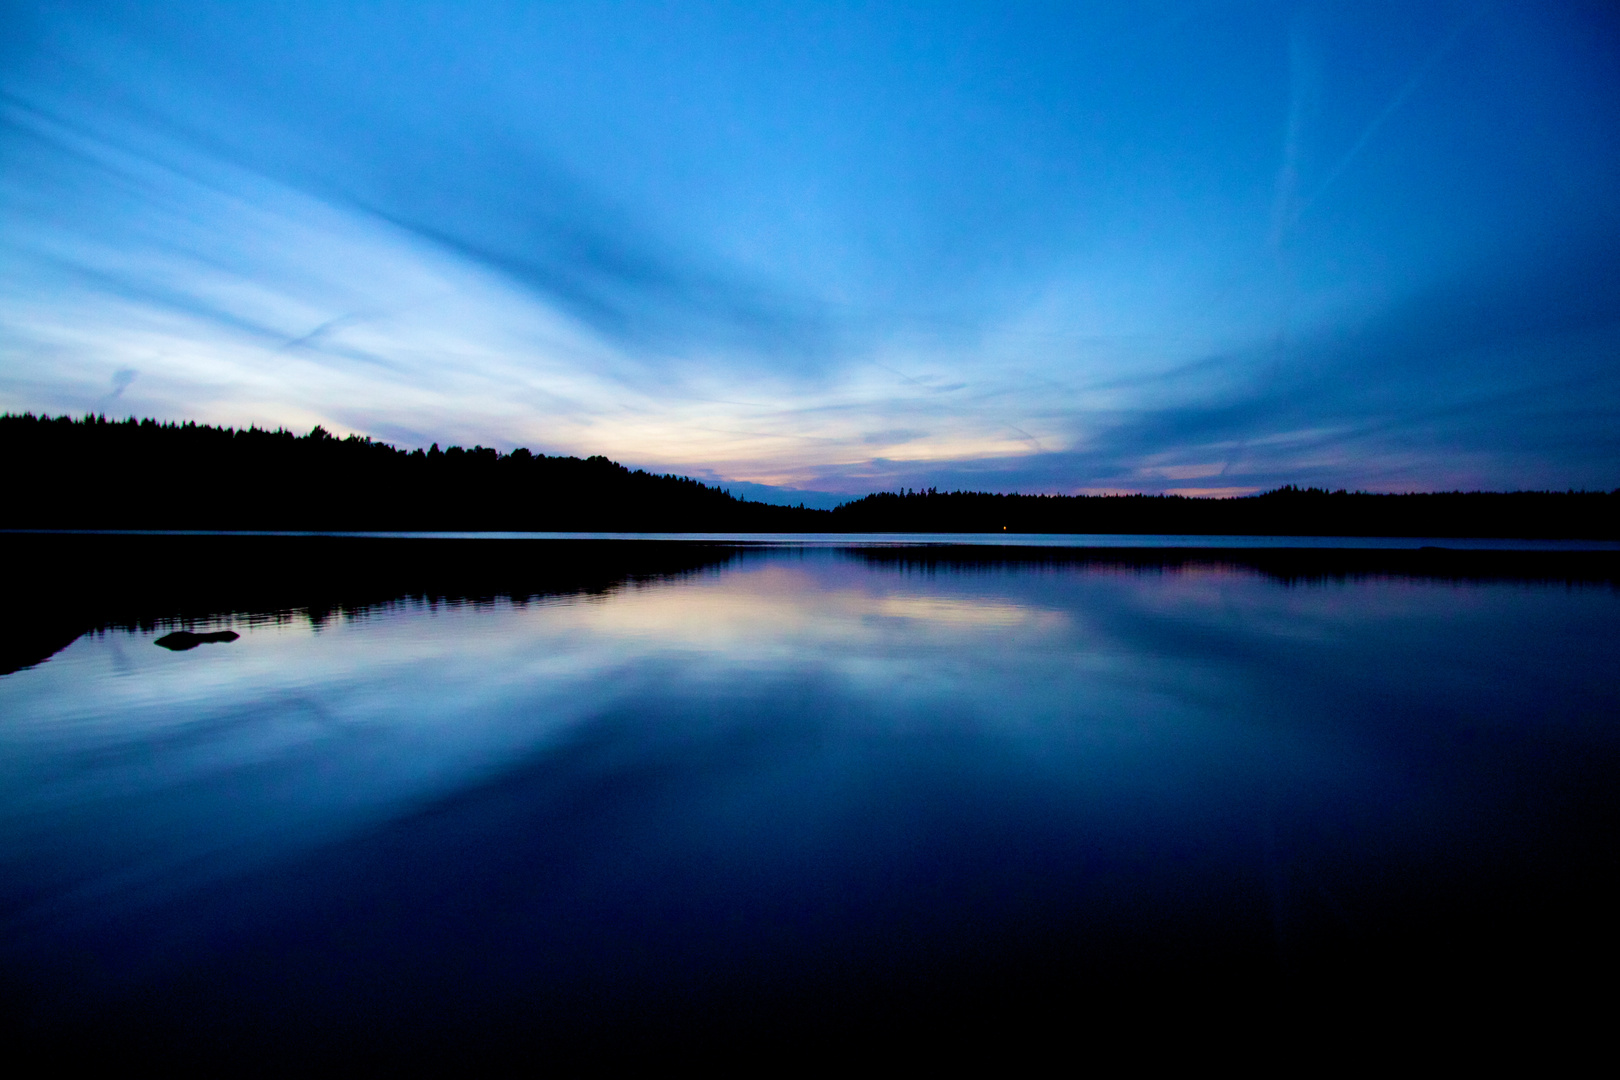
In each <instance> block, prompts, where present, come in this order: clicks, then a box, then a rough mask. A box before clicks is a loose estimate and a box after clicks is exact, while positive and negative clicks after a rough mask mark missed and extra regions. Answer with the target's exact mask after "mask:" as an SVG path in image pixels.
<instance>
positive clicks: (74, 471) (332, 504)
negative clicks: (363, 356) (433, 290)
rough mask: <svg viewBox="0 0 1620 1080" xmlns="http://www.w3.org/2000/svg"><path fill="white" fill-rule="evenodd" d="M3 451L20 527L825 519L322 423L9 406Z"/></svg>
mask: <svg viewBox="0 0 1620 1080" xmlns="http://www.w3.org/2000/svg"><path fill="white" fill-rule="evenodd" d="M0 461H4V462H5V463H6V469H7V473H8V476H7V483H6V492H5V495H4V498H3V499H0V527H3V528H13V529H15V528H52V529H96V528H118V529H280V530H298V529H321V530H349V529H353V530H513V531H552V530H563V531H572V530H593V531H637V532H645V531H654V532H663V531H671V532H706V531H714V530H725V531H762V532H769V531H792V530H796V529H801V528H804V527H806V525H805V521H806V518H807V517H809V518H818V517H819V518H825V517H826V516H827V515H826V512H825V511H815V510H802V509H799V508H795V507H786V506H772V505H769V504H766V503H757V502H749V501H746V500H742V499H736V498H733V497H732V496H731V495H730V494H728V493H727V492H725V491H723V490H721V489H719V488H716V487H711V486H709V485H707V484H701V483H698V482H697V481H695V480H690V479H687V478H685V477H678V476H659V475H654V474H652V473H648V472H644V471H642V470H639V469H638V470H635V471H631V470H630V469H627V468H625V467H624V466H622V465H619V464H616V463H614V462H612V461H609V460H608V459H607V458H605V457H592V458H586V459H584V460H581V459H580V458H577V457H547V456H545V455H543V454H533V453H530V452H529V451H528V450H523V449H520V450H514V451H513V452H511V453H509V454H502V453H500V452H498V451H496V450H493V449H491V448H489V447H484V446H475V447H473V448H472V449H470V450H467V449H463V448H461V447H459V446H452V447H450V448H449V449H447V450H443V451H441V450H440V449H439V447H438V445H437V444H434V446H433V447H432V448H431V449H429V450H425V451H424V450H409V451H407V450H400V449H397V448H395V447H393V446H390V445H389V444H387V443H382V442H377V441H375V440H372V439H366V438H360V437H357V436H350V437H348V438H345V439H339V438H335V437H333V436H332V435H330V434H329V433H327V432H326V431H324V430H323V429H321V428H319V427H317V428H315V429H314V430H313V431H311V432H310V433H309V434H308V435H294V434H292V433H291V432H288V431H281V430H277V431H266V430H264V429H261V428H256V427H250V428H244V429H232V428H222V427H210V426H208V425H204V424H194V423H187V424H172V423H171V424H159V423H157V422H155V421H153V420H124V421H109V420H106V419H104V418H101V417H93V416H87V417H85V418H83V419H78V420H75V419H71V418H68V417H58V418H55V419H52V418H50V417H35V416H32V415H27V414H25V415H22V416H16V415H6V416H0Z"/></svg>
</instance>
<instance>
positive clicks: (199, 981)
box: [0, 549, 1620, 1060]
mask: <svg viewBox="0 0 1620 1080" xmlns="http://www.w3.org/2000/svg"><path fill="white" fill-rule="evenodd" d="M193 628H194V629H204V630H215V629H227V628H228V629H232V630H234V631H236V632H237V633H238V634H239V635H240V637H239V638H238V639H237V640H236V641H234V642H228V643H209V644H203V645H200V646H198V647H195V648H191V649H188V650H184V651H170V650H169V649H166V648H160V647H157V646H156V645H155V644H154V642H155V641H156V639H158V638H159V637H161V636H162V635H164V634H165V633H167V632H169V631H170V630H172V629H174V626H173V625H156V626H153V627H151V628H149V629H147V630H133V631H132V630H108V631H103V632H100V633H91V634H87V635H85V636H83V637H80V638H79V639H78V640H76V641H74V642H73V643H72V644H71V645H69V646H68V647H67V648H66V649H64V650H62V651H61V652H58V653H57V654H56V655H55V656H53V657H51V658H50V659H48V660H46V661H44V662H43V663H40V664H38V665H36V666H33V667H30V668H26V669H24V670H21V671H17V672H15V673H13V674H10V675H7V676H4V677H0V962H3V970H4V978H5V983H4V986H5V990H6V996H7V1001H6V1005H7V1009H8V1012H9V1013H10V1016H11V1018H12V1022H13V1024H14V1026H15V1028H16V1030H17V1031H18V1032H19V1033H21V1034H22V1035H23V1036H25V1037H27V1038H34V1039H39V1040H43V1041H47V1042H49V1041H51V1040H58V1041H60V1042H61V1043H62V1044H63V1045H67V1046H71V1045H73V1044H74V1041H75V1040H78V1039H81V1038H83V1037H86V1036H89V1037H94V1038H106V1039H109V1040H113V1041H115V1042H118V1043H119V1045H126V1046H131V1047H136V1048H138V1049H141V1050H144V1051H154V1052H165V1053H166V1052H195V1053H198V1054H202V1055H218V1054H224V1055H252V1056H253V1057H254V1059H255V1060H260V1059H264V1058H265V1056H266V1055H268V1056H269V1057H270V1058H274V1057H277V1056H288V1057H299V1056H306V1055H315V1056H326V1055H332V1054H338V1053H341V1054H354V1055H356V1056H360V1057H370V1056H378V1055H381V1056H386V1055H388V1054H400V1055H404V1056H405V1057H407V1058H408V1059H409V1058H410V1056H411V1055H415V1054H427V1053H437V1052H445V1053H452V1054H458V1055H461V1054H473V1055H476V1054H480V1053H491V1054H493V1053H497V1052H499V1053H509V1052H524V1053H533V1054H541V1055H545V1054H549V1053H555V1054H559V1055H560V1054H564V1053H591V1054H614V1053H618V1052H621V1051H626V1050H629V1049H635V1048H644V1049H649V1050H652V1051H654V1052H659V1051H663V1050H666V1049H668V1048H671V1047H674V1046H677V1045H678V1046H682V1047H687V1048H690V1047H692V1046H701V1047H708V1048H711V1049H712V1048H713V1047H716V1046H736V1045H742V1044H743V1043H744V1042H745V1041H748V1040H761V1039H774V1040H777V1043H778V1044H779V1045H781V1044H793V1043H794V1041H795V1040H798V1041H800V1042H802V1043H803V1044H804V1045H808V1046H818V1047H820V1048H822V1049H823V1050H825V1049H827V1048H828V1047H829V1046H832V1045H834V1044H836V1043H837V1040H838V1038H840V1037H842V1035H840V1034H839V1033H847V1032H853V1031H864V1032H867V1033H868V1034H870V1033H871V1032H873V1031H877V1032H884V1033H888V1034H890V1035H891V1036H892V1037H894V1038H905V1037H911V1036H910V1035H908V1034H907V1033H915V1032H918V1031H921V1030H923V1029H924V1028H927V1029H928V1030H929V1031H931V1032H932V1033H933V1034H932V1035H931V1036H930V1037H934V1038H937V1037H938V1032H939V1031H940V1030H942V1029H943V1030H950V1029H952V1028H953V1026H957V1025H965V1027H956V1028H955V1029H956V1030H958V1031H962V1030H970V1029H972V1030H979V1031H980V1032H981V1034H982V1033H983V1032H985V1031H991V1030H995V1031H1000V1030H1003V1029H1004V1028H1003V1026H1005V1025H1011V1026H1012V1028H1021V1029H1029V1028H1031V1027H1033V1028H1034V1029H1038V1030H1046V1031H1048V1032H1050V1031H1052V1030H1057V1029H1054V1028H1053V1027H1052V1025H1053V1024H1058V1025H1059V1029H1062V1030H1067V1029H1068V1026H1069V1025H1071V1024H1072V1023H1074V1022H1075V1020H1074V1018H1075V1017H1076V1016H1079V1015H1101V1012H1100V1011H1099V1010H1103V1011H1106V1010H1107V1009H1108V1008H1118V1007H1119V1006H1120V1004H1121V1002H1126V1003H1138V1004H1139V1005H1140V1007H1141V1009H1144V1010H1147V1011H1150V1012H1152V1011H1163V1010H1166V1009H1173V1008H1188V1007H1192V1006H1193V1005H1194V1004H1196V1003H1200V1002H1201V1003H1203V1006H1202V1007H1208V1008H1214V1007H1216V1006H1222V1007H1231V1006H1232V1005H1233V1004H1234V995H1236V996H1237V997H1240V998H1242V1000H1243V1001H1246V1002H1260V1001H1265V1002H1271V1004H1270V1005H1267V1006H1265V1007H1266V1008H1275V1007H1285V1006H1288V1005H1289V1004H1290V1003H1291V1002H1292V1003H1294V1004H1297V1003H1298V1002H1299V1001H1300V1000H1302V999H1309V1000H1328V998H1330V997H1331V998H1332V1000H1334V1001H1340V1000H1341V998H1342V997H1343V995H1346V994H1361V993H1362V989H1361V988H1365V987H1369V986H1374V987H1377V988H1378V991H1377V992H1378V993H1380V994H1384V995H1391V994H1394V995H1400V994H1405V993H1410V992H1411V991H1412V990H1413V987H1414V986H1423V987H1430V988H1436V989H1435V992H1438V993H1445V994H1447V995H1454V994H1467V993H1471V992H1480V993H1489V994H1490V995H1493V997H1494V998H1495V999H1497V1000H1500V999H1501V996H1502V995H1504V994H1505V995H1509V997H1511V995H1512V994H1513V993H1515V989H1514V988H1515V987H1519V988H1521V989H1522V988H1523V987H1524V986H1526V985H1527V984H1526V983H1525V982H1524V981H1523V980H1526V979H1528V980H1538V981H1539V982H1538V985H1543V984H1544V983H1545V981H1546V980H1548V979H1555V980H1562V979H1566V978H1567V979H1574V978H1575V977H1577V976H1578V975H1579V974H1580V972H1581V971H1583V970H1586V969H1587V968H1589V967H1592V966H1595V965H1597V966H1600V965H1602V964H1604V963H1606V962H1607V960H1606V959H1605V958H1606V957H1609V956H1612V952H1610V951H1609V950H1608V946H1607V945H1604V944H1601V943H1599V941H1598V938H1597V937H1595V936H1594V935H1595V934H1596V933H1597V929H1598V928H1599V927H1600V926H1606V923H1607V918H1608V913H1609V912H1610V911H1611V910H1612V904H1613V901H1614V899H1615V893H1614V890H1613V888H1612V886H1611V885H1609V884H1608V877H1609V874H1610V873H1611V872H1612V869H1613V863H1614V854H1613V840H1614V836H1615V829H1614V824H1615V821H1616V813H1615V806H1614V797H1613V789H1614V782H1615V779H1616V765H1617V763H1620V679H1617V678H1616V670H1617V665H1616V656H1620V592H1617V591H1616V589H1615V588H1614V587H1613V586H1612V584H1610V583H1607V582H1596V583H1591V582H1589V583H1584V584H1583V583H1580V582H1563V581H1559V582H1548V581H1539V580H1514V579H1512V578H1500V577H1498V578H1494V579H1489V580H1485V579H1480V580H1445V579H1441V578H1435V577H1419V576H1411V575H1399V574H1387V575H1380V574H1359V575H1350V576H1345V577H1340V578H1333V577H1326V578H1321V579H1316V580H1310V579H1303V580H1302V579H1298V578H1289V577H1283V576H1278V575H1271V574H1267V573H1265V572H1263V571H1262V570H1259V569H1255V568H1254V567H1250V566H1242V565H1236V564H1232V565H1228V564H1223V563H1222V562H1220V561H1219V560H1212V561H1210V562H1207V563H1200V564H1184V565H1167V566H1164V567H1158V568H1154V567H1151V566H1150V567H1143V566H1134V567H1133V566H1123V565H1110V564H1087V563H1083V562H1082V563H1063V562H1061V561H1060V562H1057V563H1053V564H1042V563H1039V562H1027V563H1021V562H1016V561H1015V562H974V561H967V562H962V561H951V560H949V559H932V558H929V559H924V558H912V557H909V556H906V555H903V554H896V553H892V552H891V553H885V552H882V551H865V552H862V551H855V550H831V549H812V550H792V549H785V550H773V551H754V552H746V553H740V554H736V555H734V556H729V557H727V558H726V559H722V560H719V561H717V562H716V564H715V565H712V566H710V567H708V568H707V569H699V570H696V571H692V572H688V573H684V574H676V575H672V576H665V577H662V578H654V579H651V580H644V581H640V582H637V583H626V584H622V585H620V586H617V587H615V588H611V589H608V590H606V591H596V592H589V593H581V594H566V593H565V594H562V595H554V596H539V597H530V598H526V599H519V600H514V599H511V598H501V597H498V596H497V597H493V598H485V599H484V600H482V601H480V602H476V603H474V602H465V603H441V602H427V601H423V600H413V599H409V598H405V599H401V600H399V601H397V602H394V603H391V604H378V605H372V606H369V607H363V608H360V609H355V610H350V611H348V612H347V613H346V614H341V613H340V614H337V615H322V614H321V613H316V614H315V615H314V616H313V617H312V616H311V615H309V614H308V613H305V612H300V611H296V610H293V611H281V612H279V613H276V614H274V615H271V614H265V613H258V614H255V613H254V612H251V611H247V612H236V613H234V614H222V615H220V616H218V617H217V618H214V619H212V620H211V621H205V622H203V623H197V624H194V625H193ZM1333 995H1339V996H1338V997H1333ZM1341 1003H1342V1002H1341ZM1132 1007H1133V1008H1134V1007H1135V1006H1134V1005H1133V1006H1132ZM1257 1007H1258V1006H1257ZM1334 1007H1336V1008H1337V1007H1339V1006H1338V1005H1335V1006H1334ZM1054 1018H1060V1019H1054ZM998 1025H1001V1026H998ZM829 1040H831V1042H829Z"/></svg>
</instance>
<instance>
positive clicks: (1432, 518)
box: [0, 415, 1620, 539]
mask: <svg viewBox="0 0 1620 1080" xmlns="http://www.w3.org/2000/svg"><path fill="white" fill-rule="evenodd" d="M0 461H4V462H5V463H6V490H5V496H4V498H3V500H0V528H11V529H17V528H47V529H51V528H55V529H91V528H117V529H269V530H286V529H294V530H296V529H317V530H351V529H352V530H512V531H554V530H563V531H624V532H1003V531H1006V532H1009V533H1183V534H1191V535H1200V534H1201V535H1212V534H1213V535H1268V534H1269V535H1284V536H1289V535H1291V536H1435V537H1463V536H1490V537H1525V538H1580V539H1620V491H1616V492H1608V493H1605V492H1573V491H1571V492H1510V493H1493V492H1468V493H1464V492H1449V493H1439V494H1423V495H1371V494H1366V493H1360V492H1356V493H1352V492H1344V491H1337V492H1326V491H1321V490H1318V489H1314V488H1310V489H1300V488H1295V487H1285V488H1280V489H1278V490H1276V491H1270V492H1266V493H1265V494H1263V495H1255V496H1250V497H1247V498H1237V499H1202V498H1184V497H1181V496H1176V495H1120V496H1061V495H991V494H983V493H978V492H962V491H957V492H948V493H942V492H938V491H933V490H929V491H917V492H909V491H908V492H904V493H899V494H896V493H891V492H879V493H877V494H873V495H868V496H866V497H865V498H862V499H856V500H853V501H851V502H848V503H845V504H844V505H842V506H839V507H838V508H836V509H834V510H830V511H828V510H814V509H807V508H804V507H787V506H774V505H770V504H767V503H757V502H749V501H747V500H743V499H737V498H733V497H732V496H731V495H729V494H728V493H727V492H725V491H723V490H721V489H719V488H716V487H711V486H709V485H706V484H701V483H699V482H697V481H695V480H691V479H687V478H685V477H678V476H658V475H654V474H652V473H647V472H643V471H641V470H636V471H631V470H629V469H627V468H625V467H624V466H622V465H619V464H616V463H614V462H612V461H609V460H608V459H607V458H604V457H592V458H587V459H585V460H581V459H579V458H575V457H546V456H544V455H540V454H532V453H530V452H529V451H528V450H521V449H520V450H514V451H513V452H512V453H510V454H501V453H499V452H497V451H495V450H492V449H489V448H488V447H482V446H475V447H473V448H472V449H471V450H464V449H462V448H461V447H457V446H452V447H450V448H449V449H448V450H445V451H443V452H441V451H440V450H439V448H438V446H437V445H435V446H434V447H433V448H432V449H430V450H426V451H423V450H400V449H397V448H395V447H393V446H390V445H388V444H386V443H380V442H375V441H373V440H371V439H363V438H359V437H355V436H350V437H349V438H346V439H338V438H334V437H333V436H331V435H329V434H328V433H326V432H325V431H323V430H322V429H320V428H318V427H317V428H316V429H315V430H314V431H312V432H310V433H309V434H308V435H294V434H292V433H291V432H287V431H279V430H278V431H264V430H261V429H259V428H247V429H245V430H233V429H231V428H216V427H209V426H206V425H199V424H159V423H157V422H155V421H152V420H139V421H137V420H125V421H107V420H105V419H101V418H99V417H85V418H84V419H79V420H75V419H70V418H68V417H58V418H55V419H52V418H49V417H35V416H32V415H22V416H14V415H5V416H0Z"/></svg>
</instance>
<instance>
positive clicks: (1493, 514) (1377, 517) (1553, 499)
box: [832, 486, 1620, 539]
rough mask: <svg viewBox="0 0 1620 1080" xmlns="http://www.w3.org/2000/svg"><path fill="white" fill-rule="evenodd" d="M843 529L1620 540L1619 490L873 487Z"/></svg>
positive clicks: (845, 510) (842, 521) (841, 518)
mask: <svg viewBox="0 0 1620 1080" xmlns="http://www.w3.org/2000/svg"><path fill="white" fill-rule="evenodd" d="M832 517H833V521H834V522H835V525H834V528H836V529H837V530H839V531H844V532H1001V531H1004V530H1005V531H1006V532H1009V533H1141V534H1165V533H1171V534H1175V533H1181V534H1188V535H1203V536H1211V535H1213V536H1499V537H1527V538H1533V537H1543V538H1555V537H1565V538H1581V539H1613V538H1616V537H1620V491H1615V492H1600V491H1599V492H1585V491H1569V492H1562V491H1515V492H1506V493H1498V492H1478V491H1475V492H1460V491H1457V492H1441V493H1437V494H1419V495H1371V494H1367V493H1365V492H1346V491H1334V492H1328V491H1323V490H1321V489H1319V488H1297V487H1292V486H1289V487H1284V488H1279V489H1277V490H1276V491H1268V492H1266V493H1265V494H1263V495H1252V496H1248V497H1245V498H1238V499H1208V498H1188V497H1184V496H1180V495H1106V496H1067V495H989V494H984V493H980V492H967V491H953V492H948V493H946V492H938V491H933V490H929V491H908V492H905V493H902V494H894V493H891V492H879V493H877V494H875V495H868V496H866V497H865V498H864V499H859V500H856V501H854V502H849V503H845V504H844V505H842V506H840V507H838V508H837V509H836V510H834V511H832Z"/></svg>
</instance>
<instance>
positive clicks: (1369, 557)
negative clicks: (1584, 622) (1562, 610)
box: [856, 544, 1620, 588]
mask: <svg viewBox="0 0 1620 1080" xmlns="http://www.w3.org/2000/svg"><path fill="white" fill-rule="evenodd" d="M856 557H858V558H859V559H860V560H861V561H862V562H865V563H867V564H868V565H872V566H881V567H887V568H892V569H899V570H904V571H907V572H914V573H921V574H934V573H941V572H943V573H947V574H959V573H962V572H964V571H966V572H975V571H978V572H989V573H1005V572H1008V571H1014V572H1018V571H1025V572H1028V571H1037V572H1038V571H1043V570H1053V571H1076V570H1082V571H1097V570H1103V571H1110V570H1115V571H1127V572H1131V573H1137V574H1177V573H1210V574H1219V573H1241V574H1262V575H1264V576H1266V577H1268V578H1271V579H1273V580H1275V581H1280V582H1283V583H1285V584H1290V585H1294V584H1306V583H1310V582H1322V581H1347V580H1364V579H1367V578H1384V579H1404V580H1417V581H1449V582H1485V581H1515V582H1540V583H1544V584H1561V585H1600V586H1608V587H1610V588H1615V587H1620V553H1617V552H1614V551H1546V550H1542V551H1524V550H1521V551H1502V550H1495V551H1493V550H1466V549H1463V550H1458V549H1454V548H1453V549H1447V548H1442V547H1438V546H1436V547H1424V548H1331V547H1317V548H1306V547H1296V548H1126V547H1112V548H1104V547H1092V548H1085V547H1066V548H1064V547H1022V546H1000V545H980V544H962V545H955V544H930V545H927V546H918V547H900V546H883V547H865V548H861V549H859V551H858V552H857V553H856Z"/></svg>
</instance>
